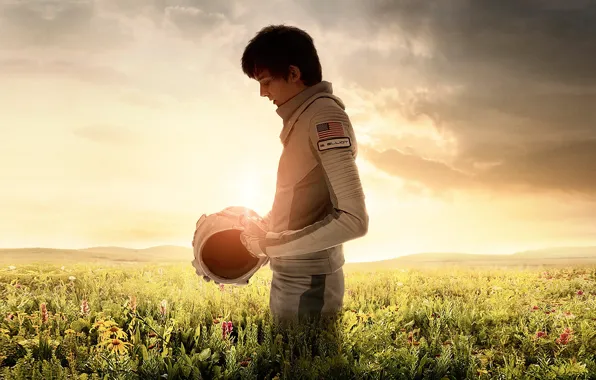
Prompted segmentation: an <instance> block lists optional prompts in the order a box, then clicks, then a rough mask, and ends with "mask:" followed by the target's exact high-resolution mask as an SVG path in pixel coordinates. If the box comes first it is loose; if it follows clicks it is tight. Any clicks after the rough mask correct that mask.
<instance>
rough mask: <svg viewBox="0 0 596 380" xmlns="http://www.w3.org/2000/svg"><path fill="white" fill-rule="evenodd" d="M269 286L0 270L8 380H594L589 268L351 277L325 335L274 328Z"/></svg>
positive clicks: (153, 275)
mask: <svg viewBox="0 0 596 380" xmlns="http://www.w3.org/2000/svg"><path fill="white" fill-rule="evenodd" d="M270 279H271V272H270V271H269V270H267V269H263V270H261V271H260V272H258V273H257V274H256V276H254V277H253V279H252V280H251V283H250V285H249V286H246V287H233V286H224V287H223V288H221V287H219V286H218V285H216V284H214V283H213V282H210V283H206V282H204V281H203V280H202V279H200V278H198V277H197V276H196V275H195V274H194V269H193V268H191V267H190V266H189V265H186V264H171V265H161V266H160V265H145V264H143V265H141V264H139V265H129V266H115V265H75V266H71V265H68V266H66V267H59V266H52V265H49V264H43V265H19V266H18V267H16V268H15V267H6V266H5V267H2V268H0V300H1V302H0V378H2V379H168V380H172V379H596V297H595V296H596V268H593V267H569V268H562V269H549V270H548V271H545V270H544V269H482V270H478V269H466V268H463V267H461V268H453V267H451V268H449V269H443V270H438V269H434V270H430V269H428V270H423V269H419V270H393V271H379V272H362V273H358V272H350V273H346V295H345V299H344V310H343V312H342V313H341V315H340V318H339V319H338V320H337V321H336V322H335V323H334V324H332V325H326V326H325V328H323V327H322V326H321V325H314V324H313V325H300V326H294V327H292V328H282V327H281V326H277V325H275V324H274V323H273V322H272V319H271V315H270V313H269V284H270Z"/></svg>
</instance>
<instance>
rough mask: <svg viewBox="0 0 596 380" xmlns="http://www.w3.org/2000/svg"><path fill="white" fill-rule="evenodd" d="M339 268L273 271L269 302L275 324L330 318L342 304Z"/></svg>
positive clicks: (342, 292) (342, 276)
mask: <svg viewBox="0 0 596 380" xmlns="http://www.w3.org/2000/svg"><path fill="white" fill-rule="evenodd" d="M344 291H345V283H344V272H343V268H339V269H338V270H337V271H335V272H334V273H331V274H320V275H289V274H285V273H280V272H276V271H273V276H272V279H271V291H270V298H269V304H270V309H271V314H272V316H273V319H274V321H275V322H277V323H281V324H286V323H287V322H290V323H292V322H299V323H302V322H317V321H319V322H320V321H334V320H335V319H336V318H337V317H338V316H339V315H340V312H341V310H342V307H343V299H344Z"/></svg>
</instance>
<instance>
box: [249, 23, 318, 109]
mask: <svg viewBox="0 0 596 380" xmlns="http://www.w3.org/2000/svg"><path fill="white" fill-rule="evenodd" d="M242 71H243V72H244V73H245V74H246V75H247V76H248V77H249V78H251V79H255V80H257V81H258V82H259V83H260V95H261V96H263V97H267V98H269V99H270V100H271V101H273V102H274V104H275V105H277V106H278V107H279V106H281V105H282V104H284V103H285V102H287V101H288V100H289V99H291V98H293V97H294V96H295V95H296V94H298V93H300V92H301V91H302V90H304V89H305V88H306V87H310V86H313V85H315V84H317V83H319V82H321V80H322V69H321V63H320V61H319V56H318V54H317V50H316V49H315V46H314V43H313V39H312V37H311V36H309V35H308V33H306V32H305V31H304V30H301V29H298V28H296V27H293V26H286V25H269V26H267V27H265V28H263V29H261V30H260V31H259V33H257V35H256V36H255V37H254V38H253V39H251V40H250V41H249V43H248V45H247V46H246V48H245V49H244V54H243V55H242Z"/></svg>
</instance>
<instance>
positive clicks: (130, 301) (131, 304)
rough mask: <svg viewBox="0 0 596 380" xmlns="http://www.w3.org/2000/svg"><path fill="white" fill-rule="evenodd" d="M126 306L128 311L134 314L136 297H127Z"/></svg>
mask: <svg viewBox="0 0 596 380" xmlns="http://www.w3.org/2000/svg"><path fill="white" fill-rule="evenodd" d="M128 305H129V307H130V310H131V311H132V312H133V313H134V312H136V311H137V297H136V296H128Z"/></svg>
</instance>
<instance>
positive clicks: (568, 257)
mask: <svg viewBox="0 0 596 380" xmlns="http://www.w3.org/2000/svg"><path fill="white" fill-rule="evenodd" d="M576 264H582V265H583V264H588V265H596V246H590V247H560V248H556V247H555V248H545V249H537V250H529V251H521V252H516V253H513V254H505V255H480V254H470V253H451V252H424V253H416V254H412V255H406V256H401V257H398V258H395V259H388V260H381V261H371V262H362V263H350V264H346V267H347V268H348V269H353V268H358V270H383V269H396V268H410V267H413V268H416V267H439V266H449V265H465V266H482V267H487V266H492V267H510V266H516V267H519V266H522V267H523V266H566V265H576Z"/></svg>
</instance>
